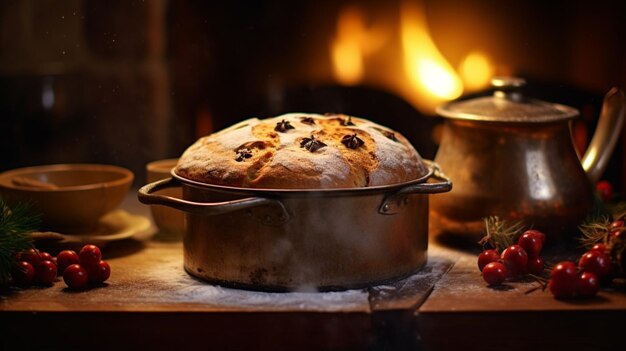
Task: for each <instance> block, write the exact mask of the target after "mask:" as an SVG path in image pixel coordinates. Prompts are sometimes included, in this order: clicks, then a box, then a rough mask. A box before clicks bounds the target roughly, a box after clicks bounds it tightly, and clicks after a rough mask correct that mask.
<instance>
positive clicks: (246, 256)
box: [138, 160, 452, 291]
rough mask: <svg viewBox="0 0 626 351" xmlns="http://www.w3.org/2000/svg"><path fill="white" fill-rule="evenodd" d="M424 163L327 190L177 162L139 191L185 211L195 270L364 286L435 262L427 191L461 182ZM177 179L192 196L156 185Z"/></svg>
mask: <svg viewBox="0 0 626 351" xmlns="http://www.w3.org/2000/svg"><path fill="white" fill-rule="evenodd" d="M424 163H425V164H426V165H427V167H428V169H429V172H428V174H426V175H425V176H423V177H421V178H419V179H416V180H413V181H410V182H407V183H402V184H393V185H388V186H378V187H369V188H353V189H322V190H299V189H298V190H294V189H288V190H281V189H256V188H254V189H253V188H235V187H226V186H217V185H211V184H204V183H199V182H195V181H192V180H189V179H185V178H183V177H180V176H178V175H177V174H175V172H174V171H173V172H172V176H173V177H172V178H169V179H165V180H161V181H158V182H155V183H151V184H148V185H146V186H144V187H142V188H141V189H139V193H138V197H139V200H140V201H141V202H142V203H144V204H150V205H164V206H169V207H173V208H176V209H179V210H181V211H183V212H185V231H184V234H183V246H184V266H185V270H186V271H187V272H188V273H189V274H191V275H193V276H196V277H198V278H201V279H205V280H207V281H210V282H214V283H218V284H222V285H227V286H234V287H241V288H249V289H255V290H279V291H280V290H299V289H318V290H337V289H345V288H357V287H364V286H368V285H371V284H376V283H381V282H385V281H388V280H392V279H398V278H401V277H405V276H408V275H410V274H411V273H413V272H415V271H416V270H418V269H419V268H420V267H421V266H422V265H423V264H424V263H425V262H426V250H427V247H428V196H427V194H431V193H440V192H446V191H449V190H450V189H451V188H452V183H451V182H450V180H449V179H448V178H447V177H446V176H445V175H444V174H443V173H441V172H440V170H439V167H438V166H437V165H436V164H434V163H432V162H429V161H426V160H424ZM429 179H437V180H438V181H437V182H428V180H429ZM177 186H181V187H182V190H183V199H177V198H173V197H168V196H162V195H155V194H154V192H156V191H158V190H161V189H165V188H170V187H177Z"/></svg>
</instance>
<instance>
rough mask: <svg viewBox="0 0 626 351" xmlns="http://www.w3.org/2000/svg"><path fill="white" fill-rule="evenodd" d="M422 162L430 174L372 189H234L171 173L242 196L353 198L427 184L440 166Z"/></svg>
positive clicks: (199, 185) (185, 180)
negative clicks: (353, 196) (354, 196)
mask: <svg viewBox="0 0 626 351" xmlns="http://www.w3.org/2000/svg"><path fill="white" fill-rule="evenodd" d="M422 161H423V162H424V163H425V164H426V166H427V168H428V172H427V173H426V174H424V175H423V176H421V177H419V178H416V179H413V180H410V181H407V182H403V183H394V184H387V185H377V186H371V187H358V188H328V189H278V188H243V187H234V186H227V185H218V184H209V183H202V182H198V181H195V180H191V179H188V178H185V177H183V176H180V175H178V174H176V169H175V168H174V169H172V171H171V172H170V173H171V175H172V177H174V178H176V179H177V180H179V181H180V182H181V183H183V184H185V185H188V186H191V187H195V188H201V189H211V190H219V191H224V192H229V193H240V194H248V195H249V194H253V195H258V196H272V195H274V196H307V195H308V196H310V195H317V196H352V195H372V194H383V193H387V192H393V191H396V190H399V189H402V188H405V187H407V186H411V185H414V184H421V183H424V182H426V181H427V180H428V179H429V178H431V177H432V176H433V175H435V173H437V172H439V166H438V165H437V164H436V163H435V162H433V161H430V160H427V159H422Z"/></svg>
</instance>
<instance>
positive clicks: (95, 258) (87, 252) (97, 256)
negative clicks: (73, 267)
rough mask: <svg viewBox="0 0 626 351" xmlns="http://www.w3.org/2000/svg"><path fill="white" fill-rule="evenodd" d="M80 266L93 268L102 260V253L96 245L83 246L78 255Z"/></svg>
mask: <svg viewBox="0 0 626 351" xmlns="http://www.w3.org/2000/svg"><path fill="white" fill-rule="evenodd" d="M78 257H79V259H80V264H81V265H83V266H85V267H90V266H95V265H97V264H98V263H99V262H100V260H102V253H101V252H100V249H99V248H98V247H97V246H96V245H85V246H83V248H82V249H80V252H79V253H78Z"/></svg>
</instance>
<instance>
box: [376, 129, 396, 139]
mask: <svg viewBox="0 0 626 351" xmlns="http://www.w3.org/2000/svg"><path fill="white" fill-rule="evenodd" d="M374 129H376V130H377V131H379V132H380V133H381V134H382V135H384V136H385V137H386V138H387V139H390V140H393V141H395V142H398V138H396V134H395V133H394V132H392V131H390V130H385V129H382V128H376V127H374Z"/></svg>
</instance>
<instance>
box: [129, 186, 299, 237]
mask: <svg viewBox="0 0 626 351" xmlns="http://www.w3.org/2000/svg"><path fill="white" fill-rule="evenodd" d="M178 186H180V182H179V181H178V179H176V178H173V177H171V178H167V179H162V180H159V181H156V182H154V183H150V184H147V185H144V186H143V187H141V188H140V189H139V190H138V192H137V198H138V199H139V201H140V202H141V203H143V204H146V205H161V206H167V207H172V208H175V209H177V210H180V211H183V212H186V213H191V214H196V215H205V216H213V215H219V214H224V213H229V212H233V211H239V210H245V216H247V217H254V218H256V219H257V220H258V221H260V222H262V223H263V224H266V225H272V226H278V225H282V224H283V223H285V222H287V221H288V220H289V219H290V216H289V212H287V209H286V208H285V205H283V203H282V202H281V201H279V200H276V199H269V198H264V197H248V198H244V199H237V200H232V201H224V202H207V203H204V202H194V201H188V200H183V199H179V198H175V197H171V196H165V195H157V194H154V193H155V192H157V191H159V190H163V189H167V188H175V187H178Z"/></svg>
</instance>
